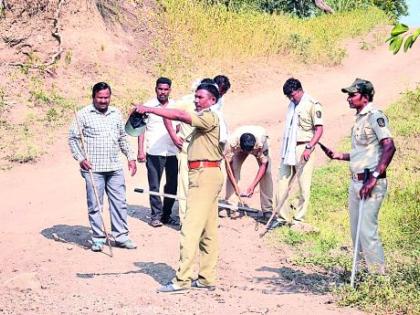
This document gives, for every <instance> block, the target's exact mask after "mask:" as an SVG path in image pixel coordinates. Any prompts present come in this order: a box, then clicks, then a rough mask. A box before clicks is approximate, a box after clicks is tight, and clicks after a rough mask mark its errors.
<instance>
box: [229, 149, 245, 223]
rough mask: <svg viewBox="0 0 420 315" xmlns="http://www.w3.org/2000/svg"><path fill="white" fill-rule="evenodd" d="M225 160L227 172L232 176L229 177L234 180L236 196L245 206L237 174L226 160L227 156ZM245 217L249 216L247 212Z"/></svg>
mask: <svg viewBox="0 0 420 315" xmlns="http://www.w3.org/2000/svg"><path fill="white" fill-rule="evenodd" d="M223 159H224V160H225V164H226V170H227V172H228V173H229V174H230V175H229V176H228V177H229V179H230V178H232V179H233V183H232V186H233V190H234V191H235V194H236V196H237V197H238V199H239V202H240V203H241V206H245V203H244V201H243V200H242V197H241V193H240V191H239V186H238V183H237V182H236V178H235V174H233V171H232V168H231V167H230V162H229V161H228V159H227V158H226V156H225V155H223ZM245 215H247V213H246V212H245Z"/></svg>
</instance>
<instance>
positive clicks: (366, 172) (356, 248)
mask: <svg viewBox="0 0 420 315" xmlns="http://www.w3.org/2000/svg"><path fill="white" fill-rule="evenodd" d="M369 173H370V171H369V169H368V168H365V170H364V172H363V184H365V183H366V182H367V181H368V179H369ZM364 203H365V199H361V200H360V203H359V217H358V220H357V230H356V240H355V242H354V243H355V244H354V254H353V265H352V268H351V277H350V285H351V287H352V288H354V277H355V276H356V264H357V252H358V251H359V238H360V227H361V225H362V213H363V206H364Z"/></svg>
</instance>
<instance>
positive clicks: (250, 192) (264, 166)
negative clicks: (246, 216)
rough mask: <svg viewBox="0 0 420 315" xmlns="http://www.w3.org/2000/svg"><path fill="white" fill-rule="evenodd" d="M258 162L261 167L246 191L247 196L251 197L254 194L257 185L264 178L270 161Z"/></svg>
mask: <svg viewBox="0 0 420 315" xmlns="http://www.w3.org/2000/svg"><path fill="white" fill-rule="evenodd" d="M258 164H259V168H258V171H257V175H256V176H255V178H254V180H253V181H252V183H251V184H250V185H249V187H248V189H247V191H246V192H245V194H246V196H247V197H251V196H252V195H253V194H254V190H255V187H257V185H258V183H259V182H260V181H261V178H263V176H264V175H265V173H266V172H267V166H268V161H267V162H265V163H261V162H259V161H258Z"/></svg>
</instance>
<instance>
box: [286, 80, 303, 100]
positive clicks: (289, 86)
mask: <svg viewBox="0 0 420 315" xmlns="http://www.w3.org/2000/svg"><path fill="white" fill-rule="evenodd" d="M297 90H302V84H301V83H300V81H299V80H298V79H295V78H290V79H287V81H286V82H285V83H284V85H283V93H284V95H286V96H288V95H290V94H292V93H293V92H294V91H297Z"/></svg>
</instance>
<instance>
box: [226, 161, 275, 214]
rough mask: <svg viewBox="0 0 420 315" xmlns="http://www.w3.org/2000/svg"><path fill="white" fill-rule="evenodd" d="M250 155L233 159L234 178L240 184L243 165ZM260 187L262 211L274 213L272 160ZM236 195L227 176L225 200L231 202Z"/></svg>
mask: <svg viewBox="0 0 420 315" xmlns="http://www.w3.org/2000/svg"><path fill="white" fill-rule="evenodd" d="M248 155H249V154H235V155H234V156H233V157H232V163H231V165H232V172H233V176H234V177H235V179H236V182H239V180H240V179H241V168H242V164H243V162H244V161H245V159H246V158H247V156H248ZM259 186H260V204H261V210H262V211H263V212H266V211H273V176H272V174H271V159H270V158H268V165H267V171H266V172H265V174H264V176H263V177H262V178H261V180H260V182H259ZM234 193H235V189H234V188H233V185H232V184H231V182H230V180H229V178H228V176H226V196H225V199H226V200H229V199H230V198H231V197H232V195H233V194H234Z"/></svg>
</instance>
